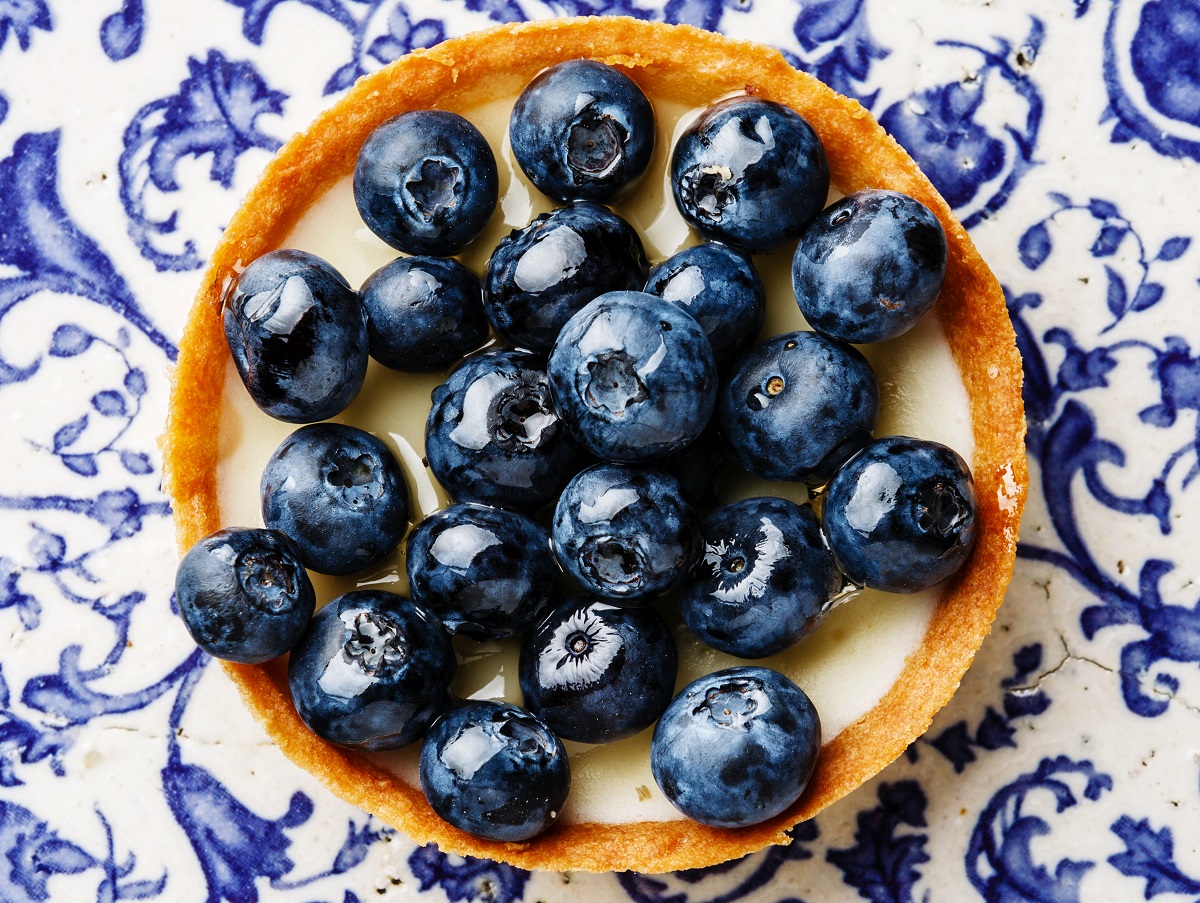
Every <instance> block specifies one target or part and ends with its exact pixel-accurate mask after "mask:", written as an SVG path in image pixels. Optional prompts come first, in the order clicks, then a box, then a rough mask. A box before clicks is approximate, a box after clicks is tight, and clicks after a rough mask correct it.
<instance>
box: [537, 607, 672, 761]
mask: <svg viewBox="0 0 1200 903" xmlns="http://www.w3.org/2000/svg"><path fill="white" fill-rule="evenodd" d="M678 663H679V657H678V653H677V651H676V649H675V638H674V637H673V636H672V635H671V631H670V630H669V629H668V628H667V625H666V624H665V623H663V620H662V618H660V617H659V616H658V615H657V614H656V613H655V612H654V610H653V609H651V608H643V607H638V608H625V607H622V606H619V605H615V604H613V603H610V602H608V601H606V600H604V599H597V598H595V597H593V596H578V597H576V598H574V599H569V600H568V601H566V602H564V603H563V604H561V605H560V606H558V607H557V608H554V609H552V610H551V611H550V613H549V614H547V615H546V617H545V619H544V620H543V621H542V622H541V623H540V624H538V626H537V627H535V628H534V629H533V631H532V632H530V633H528V634H526V636H525V643H524V644H523V645H522V647H521V663H520V667H519V676H520V680H521V691H522V692H523V693H524V694H525V704H526V705H527V706H528V707H529V709H530V711H532V712H534V713H535V714H537V715H539V716H540V717H541V718H542V719H543V720H544V721H545V722H546V724H548V725H549V726H550V729H551V730H552V731H554V733H556V734H558V736H560V737H562V738H563V739H564V740H576V741H578V742H580V743H608V742H609V741H612V740H620V739H621V738H622V737H630V736H632V735H634V734H636V733H638V732H639V731H642V730H645V729H646V728H647V727H649V726H650V725H651V724H653V723H654V719H655V718H657V717H658V716H659V715H661V714H662V711H663V709H664V708H666V706H667V703H668V702H670V701H671V694H672V693H673V692H674V688H675V672H676V669H677V667H678Z"/></svg>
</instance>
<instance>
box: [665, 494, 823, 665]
mask: <svg viewBox="0 0 1200 903" xmlns="http://www.w3.org/2000/svg"><path fill="white" fill-rule="evenodd" d="M700 531H701V534H702V536H703V537H704V556H703V557H702V558H701V559H700V561H699V562H698V563H697V564H696V567H695V568H693V570H692V572H691V574H689V575H688V578H687V580H686V581H685V582H684V584H683V586H681V587H680V588H679V595H678V602H679V613H680V614H681V615H683V620H684V622H685V623H686V624H687V626H688V627H690V628H691V629H692V632H693V633H695V634H696V636H698V637H700V639H701V640H703V641H704V642H705V643H707V644H708V645H710V646H712V647H713V648H714V649H719V650H720V651H722V652H728V653H729V654H730V655H736V656H738V657H739V658H763V657H765V656H768V655H774V654H775V653H776V652H780V651H782V650H784V649H786V648H787V647H789V646H791V645H792V644H794V643H797V642H799V641H800V640H802V639H804V637H806V636H808V635H809V634H810V633H812V632H813V630H815V629H816V628H817V625H818V624H820V623H821V621H822V619H824V617H825V615H826V614H827V613H828V610H829V607H828V606H829V601H830V599H831V598H832V597H833V594H834V593H835V592H836V591H837V589H838V588H839V586H840V584H841V575H840V574H839V573H838V570H837V566H836V565H835V564H834V563H833V554H832V553H831V552H830V551H829V546H828V545H826V543H825V538H824V536H822V534H821V524H820V523H819V522H818V521H817V516H816V515H815V514H814V513H813V510H812V508H811V507H809V506H808V505H797V504H795V503H794V502H789V501H787V500H786V499H778V498H753V499H745V500H744V501H740V502H734V503H733V504H732V505H725V506H724V507H722V508H718V509H717V510H716V511H714V512H713V513H712V514H710V515H709V516H708V517H707V518H706V519H705V521H704V523H703V524H702V525H701V528H700Z"/></svg>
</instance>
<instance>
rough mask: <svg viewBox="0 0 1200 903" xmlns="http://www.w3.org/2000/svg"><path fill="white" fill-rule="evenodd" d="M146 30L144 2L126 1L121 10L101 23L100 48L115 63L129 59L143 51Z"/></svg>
mask: <svg viewBox="0 0 1200 903" xmlns="http://www.w3.org/2000/svg"><path fill="white" fill-rule="evenodd" d="M145 30H146V6H145V3H144V2H143V0H124V2H123V3H122V4H121V8H120V9H119V10H117V11H116V12H115V13H113V14H112V15H111V16H109V17H108V18H106V19H105V20H104V21H103V22H101V23H100V46H101V47H103V48H104V53H105V55H106V56H107V57H108V58H109V59H110V60H112V61H113V62H119V61H120V60H123V59H127V58H129V57H131V56H133V55H134V54H135V53H137V52H138V50H139V49H141V46H142V34H143V32H144V31H145Z"/></svg>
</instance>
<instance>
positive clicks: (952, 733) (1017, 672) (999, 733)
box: [908, 643, 1051, 774]
mask: <svg viewBox="0 0 1200 903" xmlns="http://www.w3.org/2000/svg"><path fill="white" fill-rule="evenodd" d="M1042 659H1043V653H1042V644H1041V643H1032V644H1030V645H1028V646H1022V647H1021V648H1020V649H1018V650H1017V651H1016V652H1015V653H1013V657H1012V663H1013V673H1012V674H1011V675H1010V676H1008V677H1005V678H1004V679H1003V680H1002V681H1001V682H1000V687H1001V689H1002V690H1003V693H1004V699H1003V702H1002V704H1001V710H999V711H998V710H997V709H995V708H994V707H993V706H990V705H989V706H988V707H987V708H986V709H985V710H984V713H983V716H982V717H981V718H980V719H979V724H978V725H976V726H975V727H974V728H973V729H972V728H971V727H970V725H968V724H967V722H966V721H956V722H955V723H954V724H952V725H950V726H949V727H947V728H944V729H942V730H941V731H939V732H938V733H937V734H936V735H932V736H931V735H929V734H927V735H926V736H924V737H921V738H920V739H919V740H918V741H917V743H914V744H913V745H912V746H910V747H909V748H908V758H909V760H910V761H914V762H915V761H916V760H917V759H918V758H919V756H920V748H921V747H920V744H928V745H930V746H932V747H933V748H934V749H935V750H936V751H937V752H938V753H940V754H941V755H942V756H943V757H944V758H945V759H946V760H947V761H948V762H949V763H950V764H951V765H952V766H954V770H955V772H957V773H959V774H961V773H962V772H963V771H964V770H966V768H967V766H968V765H970V764H971V763H972V762H974V761H975V760H976V759H977V758H978V752H979V751H985V752H995V751H997V750H1000V749H1004V748H1006V747H1007V748H1015V747H1016V745H1017V743H1016V741H1015V740H1014V736H1015V735H1016V726H1015V722H1016V721H1017V720H1018V719H1021V718H1031V717H1034V716H1036V715H1041V714H1042V713H1043V712H1045V711H1046V710H1047V709H1048V708H1050V705H1051V699H1050V697H1049V696H1048V695H1047V693H1046V691H1045V690H1043V689H1042V688H1041V687H1039V686H1037V685H1034V686H1032V687H1031V686H1028V683H1029V681H1030V679H1031V678H1032V677H1033V676H1034V675H1036V674H1037V673H1038V672H1039V671H1040V670H1041V668H1042Z"/></svg>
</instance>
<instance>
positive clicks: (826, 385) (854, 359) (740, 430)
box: [718, 332, 879, 484]
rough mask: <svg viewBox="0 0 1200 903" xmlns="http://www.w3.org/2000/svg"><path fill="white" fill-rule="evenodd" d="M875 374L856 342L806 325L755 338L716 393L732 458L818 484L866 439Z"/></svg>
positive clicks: (768, 474)
mask: <svg viewBox="0 0 1200 903" xmlns="http://www.w3.org/2000/svg"><path fill="white" fill-rule="evenodd" d="M878 414H879V387H878V386H877V385H876V382H875V374H874V372H873V371H872V370H871V365H870V364H868V363H867V360H866V358H864V357H863V356H862V355H861V354H860V353H859V352H858V351H857V350H856V349H854V348H853V347H851V346H850V345H845V344H843V343H841V342H835V341H832V340H831V339H827V338H824V337H823V336H820V335H817V334H815V333H811V332H791V333H786V334H784V335H779V336H775V338H773V339H769V340H767V341H766V342H763V343H762V344H761V345H758V346H757V347H755V348H754V349H753V350H751V351H750V353H749V354H747V355H746V356H745V357H743V358H742V360H741V361H739V362H738V365H737V367H736V368H735V369H734V371H733V373H732V375H731V376H730V378H729V382H728V383H727V384H726V385H725V387H724V389H723V390H722V392H721V399H720V404H719V407H718V418H719V420H720V424H721V429H722V433H723V435H724V436H725V441H726V443H727V444H728V446H729V450H730V452H732V454H733V457H734V458H735V460H737V462H738V463H739V464H740V465H741V466H742V467H744V468H745V469H746V470H748V471H749V472H750V473H752V474H755V475H756V476H760V477H763V478H764V479H767V480H799V481H802V482H806V483H814V484H815V483H823V482H825V481H826V480H828V479H829V477H831V476H832V475H833V472H834V470H836V469H837V467H838V465H840V464H841V463H842V462H843V461H845V460H846V459H847V458H848V457H850V455H852V454H854V453H855V452H856V451H858V450H859V449H860V448H862V446H863V445H865V444H866V443H867V442H869V441H870V438H871V435H870V434H871V430H873V429H874V428H875V420H876V418H877V416H878Z"/></svg>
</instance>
